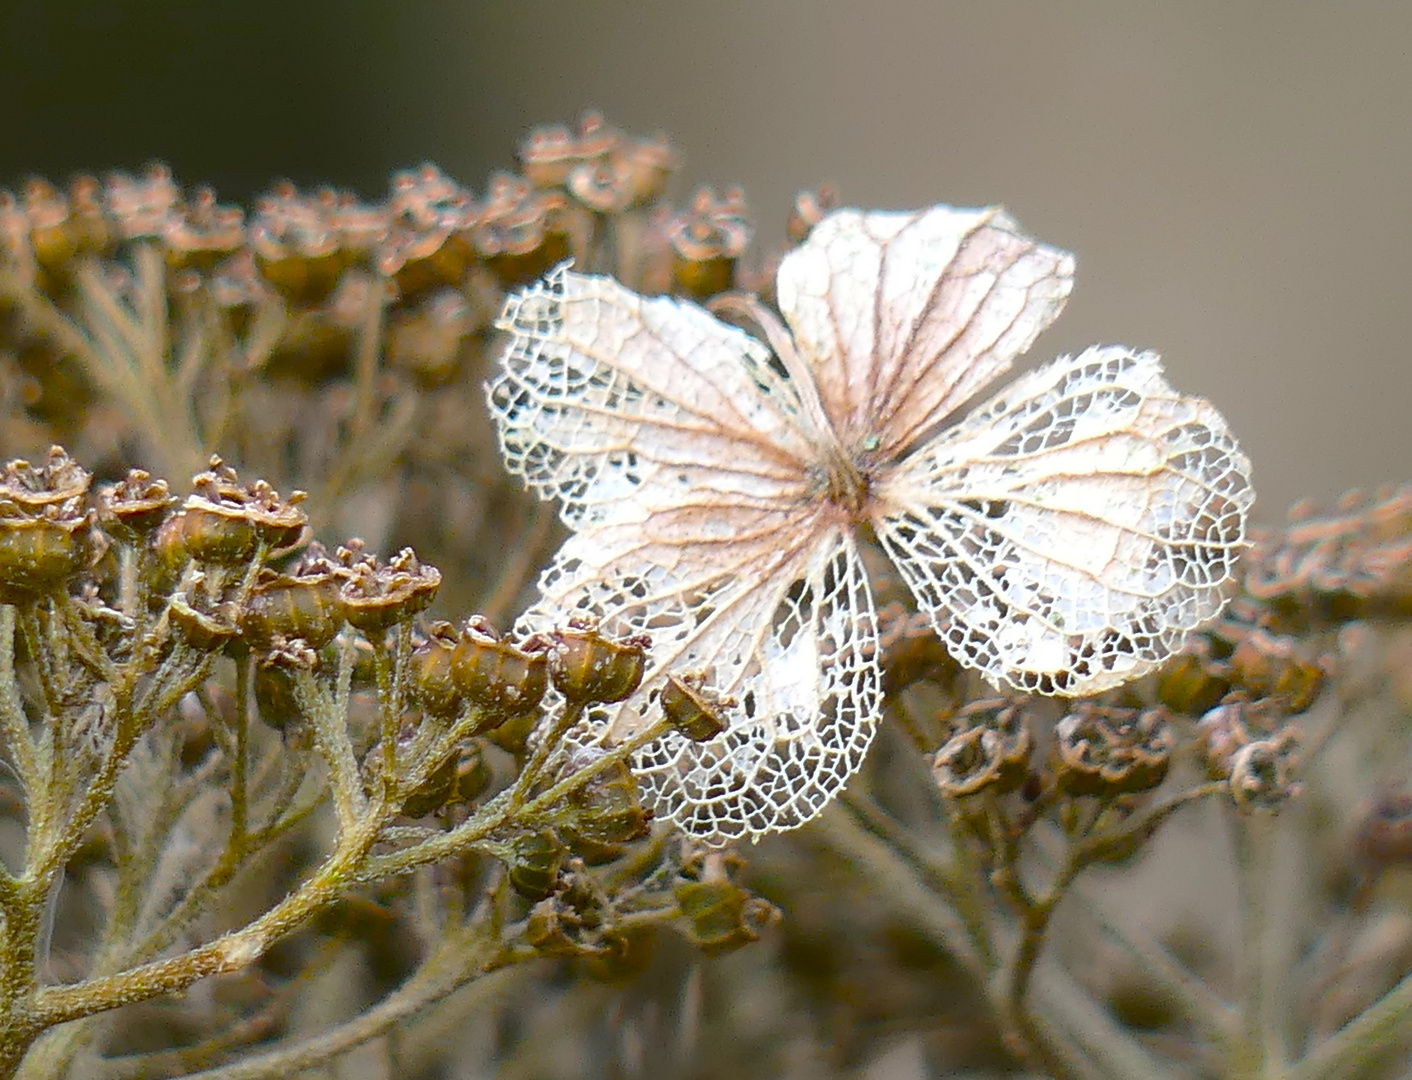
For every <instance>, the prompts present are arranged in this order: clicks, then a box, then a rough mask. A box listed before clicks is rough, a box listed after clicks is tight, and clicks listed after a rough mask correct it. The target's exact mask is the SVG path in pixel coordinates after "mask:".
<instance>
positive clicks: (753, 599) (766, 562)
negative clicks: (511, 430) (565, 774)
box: [520, 510, 882, 844]
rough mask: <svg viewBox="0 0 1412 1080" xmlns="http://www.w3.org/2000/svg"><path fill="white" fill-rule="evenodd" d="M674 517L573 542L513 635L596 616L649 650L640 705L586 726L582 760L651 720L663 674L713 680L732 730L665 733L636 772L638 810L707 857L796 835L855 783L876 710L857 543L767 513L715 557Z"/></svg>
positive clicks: (872, 637) (813, 524) (812, 517)
mask: <svg viewBox="0 0 1412 1080" xmlns="http://www.w3.org/2000/svg"><path fill="white" fill-rule="evenodd" d="M674 517H679V515H676V514H675V513H672V514H668V515H665V517H664V518H663V519H662V520H660V521H658V522H657V523H656V524H657V527H656V528H654V529H652V530H650V531H649V533H646V534H645V533H644V532H643V530H642V529H640V528H633V527H626V526H624V527H619V528H609V529H602V530H597V531H595V532H590V533H580V534H578V535H576V536H574V537H571V538H570V539H569V541H568V542H567V543H566V544H565V545H564V547H563V549H562V550H561V551H560V552H559V555H558V556H557V557H556V559H555V561H554V563H553V564H552V565H551V566H550V567H549V569H548V570H546V571H545V573H544V576H543V578H542V579H541V583H540V585H541V590H542V598H541V600H540V601H539V602H538V603H536V604H535V605H534V606H533V607H532V608H531V609H530V610H529V611H528V612H526V613H525V615H524V616H523V617H522V618H521V621H520V629H521V630H524V631H530V630H543V629H548V628H550V627H551V626H553V625H556V624H558V623H561V622H562V621H563V620H564V619H565V618H566V617H567V616H569V615H573V614H589V615H593V616H595V617H597V618H598V619H599V620H600V621H601V624H602V626H603V628H604V630H605V631H607V632H610V633H615V634H627V633H645V634H647V635H649V637H650V639H651V642H652V645H651V652H650V654H649V666H648V670H647V673H646V676H645V677H644V680H643V685H642V690H641V691H639V693H638V694H637V695H635V696H634V698H633V699H631V700H630V701H629V702H628V703H627V704H625V705H622V706H616V707H611V708H607V709H602V710H599V711H598V712H597V713H596V714H592V715H590V717H589V718H588V720H587V722H586V723H585V725H583V727H582V728H581V729H580V730H578V731H577V732H575V733H574V734H573V739H574V740H575V741H576V742H578V743H580V744H582V743H589V742H605V743H611V742H616V741H620V740H621V739H622V738H623V737H625V736H627V735H629V734H631V733H632V732H634V731H636V730H639V729H640V728H641V727H642V726H643V725H645V724H646V723H648V722H650V721H651V720H653V719H655V715H654V713H655V707H656V706H655V703H656V697H657V694H658V692H659V691H660V688H661V686H662V683H663V681H664V680H665V678H666V675H667V673H668V672H671V671H675V672H678V673H682V672H687V671H696V670H699V671H704V672H706V673H707V675H708V679H709V682H710V685H711V686H712V687H713V688H715V689H716V690H718V691H720V692H722V693H724V694H727V695H729V696H731V697H733V698H734V699H735V704H734V705H733V706H732V707H730V708H728V709H727V710H726V714H727V717H728V721H729V727H728V728H727V730H726V731H725V732H724V733H723V734H721V735H720V736H718V737H717V738H715V739H713V740H711V741H709V742H705V743H696V742H691V741H689V740H688V739H686V738H685V737H683V736H681V735H678V734H675V733H670V734H668V735H666V736H665V737H663V738H661V739H659V740H657V741H655V742H653V743H651V744H649V745H648V746H646V747H645V748H644V749H643V750H642V751H640V752H639V754H638V757H637V760H636V761H635V768H634V774H635V775H636V777H637V779H638V782H639V783H640V784H641V785H642V788H643V791H644V794H645V795H646V796H647V798H648V799H649V800H650V801H651V803H652V805H653V807H654V809H655V811H656V813H657V815H658V816H659V817H661V818H664V819H667V820H670V821H674V822H676V823H677V824H678V825H679V826H680V827H681V828H683V829H685V830H687V831H688V832H690V833H692V834H693V835H694V836H697V837H699V838H701V839H702V840H703V841H705V842H707V843H711V844H721V843H726V842H728V841H731V840H735V839H739V838H742V837H750V838H752V839H754V838H758V837H760V836H762V835H764V834H766V833H769V832H774V831H779V830H784V829H791V828H794V827H796V826H798V825H801V824H803V823H804V822H805V821H808V820H809V819H810V818H812V817H814V816H815V815H816V814H817V813H818V812H819V811H820V810H822V809H823V807H824V806H825V805H826V804H827V803H828V801H829V800H830V799H832V798H833V797H834V795H835V794H836V793H837V792H838V791H839V789H840V788H842V787H843V785H844V784H845V783H846V782H847V781H848V778H849V777H850V776H852V775H853V774H854V773H855V772H856V771H857V770H858V768H859V766H860V765H861V764H862V761H863V757H864V755H865V753H866V752H867V749H868V746H869V744H870V743H871V742H872V738H873V733H874V730H875V728H876V723H877V719H878V716H879V714H880V712H881V709H882V691H881V671H880V669H879V667H878V660H877V640H878V638H877V619H876V616H875V613H874V610H873V600H872V594H871V592H870V590H869V588H868V581H867V574H866V571H865V570H864V567H863V565H862V562H861V560H860V558H859V556H858V552H857V549H856V547H855V545H854V541H853V538H852V536H851V533H850V532H849V530H848V529H847V528H845V527H843V526H841V525H837V524H835V525H829V524H827V523H826V520H825V517H824V516H823V515H821V514H819V513H818V512H817V511H813V510H806V511H802V512H800V513H797V514H795V515H794V516H793V519H789V517H788V515H783V514H770V513H761V514H758V515H756V516H755V518H754V519H753V520H751V521H744V522H742V523H741V525H742V527H741V528H740V529H739V530H738V531H736V533H735V535H734V536H733V537H732V538H731V539H729V540H719V541H718V540H712V539H711V538H709V537H705V536H703V535H701V534H700V532H699V530H698V531H697V532H696V535H695V536H694V537H693V536H691V535H688V534H689V533H690V532H691V531H692V527H686V526H685V523H684V522H683V521H681V520H675V521H673V520H671V519H672V518H674ZM664 534H670V535H672V536H673V537H674V539H672V540H670V541H667V540H663V539H661V536H662V535H664Z"/></svg>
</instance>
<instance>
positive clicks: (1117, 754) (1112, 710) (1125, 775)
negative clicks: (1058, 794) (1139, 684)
mask: <svg viewBox="0 0 1412 1080" xmlns="http://www.w3.org/2000/svg"><path fill="white" fill-rule="evenodd" d="M1054 734H1055V747H1054V749H1055V764H1054V772H1055V776H1056V778H1057V780H1058V783H1059V787H1060V788H1061V789H1062V790H1063V791H1065V792H1067V793H1068V794H1070V795H1092V796H1096V797H1098V798H1108V797H1112V796H1117V795H1133V794H1137V793H1139V792H1143V791H1149V790H1151V789H1152V788H1155V787H1156V786H1157V785H1158V784H1160V783H1161V782H1162V781H1163V780H1164V779H1166V776H1167V768H1168V766H1169V765H1170V764H1171V760H1172V753H1173V752H1174V751H1175V750H1176V747H1177V738H1176V735H1175V734H1174V733H1173V732H1172V729H1171V725H1170V724H1168V722H1167V716H1166V712H1165V710H1163V709H1145V710H1142V711H1139V710H1137V709H1125V708H1119V707H1112V706H1102V705H1094V704H1092V703H1090V702H1080V703H1079V704H1078V705H1077V706H1076V707H1075V708H1074V709H1073V711H1072V712H1070V713H1068V714H1067V715H1066V716H1064V717H1063V719H1061V720H1060V721H1059V723H1058V724H1057V725H1055V729H1054Z"/></svg>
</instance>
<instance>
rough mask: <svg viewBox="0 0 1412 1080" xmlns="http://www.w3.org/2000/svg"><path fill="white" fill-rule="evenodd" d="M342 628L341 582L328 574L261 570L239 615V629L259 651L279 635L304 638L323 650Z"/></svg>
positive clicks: (315, 647) (308, 642)
mask: <svg viewBox="0 0 1412 1080" xmlns="http://www.w3.org/2000/svg"><path fill="white" fill-rule="evenodd" d="M342 625H343V618H342V609H341V606H340V604H339V583H338V580H337V578H335V577H334V576H333V575H332V574H328V573H318V572H314V573H303V572H300V571H299V570H298V569H296V572H295V573H294V574H291V575H286V574H277V573H275V572H274V571H271V570H262V571H261V572H260V578H259V580H257V582H256V583H255V588H254V590H253V591H252V592H251V594H250V599H249V600H248V601H247V602H246V604H245V606H244V608H243V609H242V610H241V612H240V627H241V630H242V631H243V632H244V634H245V636H246V638H247V639H248V640H249V642H250V644H251V645H252V646H254V647H255V648H257V649H263V648H267V647H269V645H270V643H271V642H272V641H273V640H274V639H275V638H276V637H277V636H278V637H284V638H302V639H303V640H304V642H305V643H306V644H307V645H308V646H309V647H310V648H311V649H322V648H323V647H324V646H325V645H327V644H328V643H329V642H330V641H332V640H333V639H334V637H335V636H337V634H338V631H339V628H340V627H341V626H342Z"/></svg>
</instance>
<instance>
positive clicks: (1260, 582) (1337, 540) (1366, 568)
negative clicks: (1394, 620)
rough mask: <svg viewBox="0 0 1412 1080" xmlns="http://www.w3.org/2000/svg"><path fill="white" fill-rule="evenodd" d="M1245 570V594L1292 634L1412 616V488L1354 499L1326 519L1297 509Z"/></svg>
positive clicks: (1259, 543)
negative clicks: (1323, 626) (1331, 624)
mask: <svg viewBox="0 0 1412 1080" xmlns="http://www.w3.org/2000/svg"><path fill="white" fill-rule="evenodd" d="M1245 566H1246V568H1247V569H1246V575H1245V588H1246V591H1247V592H1248V593H1249V594H1250V595H1251V596H1252V597H1254V598H1255V599H1257V600H1259V601H1262V602H1264V603H1266V604H1268V605H1269V606H1270V607H1271V608H1273V609H1274V610H1275V611H1276V612H1277V613H1278V615H1279V617H1280V618H1281V620H1282V621H1283V622H1284V623H1286V624H1288V625H1289V626H1290V627H1291V628H1292V629H1296V630H1297V629H1303V628H1306V627H1308V626H1310V625H1319V624H1322V623H1328V622H1344V621H1347V620H1349V619H1357V618H1365V617H1369V616H1379V615H1381V616H1407V615H1409V614H1412V486H1409V485H1405V484H1404V485H1402V486H1401V487H1395V488H1393V487H1388V488H1380V489H1379V490H1377V491H1375V492H1373V493H1372V494H1371V495H1370V494H1368V493H1366V492H1362V491H1351V492H1349V493H1348V494H1347V495H1345V496H1343V498H1341V499H1340V500H1339V501H1338V502H1337V504H1336V505H1335V506H1334V507H1333V508H1332V509H1331V510H1329V511H1327V512H1325V513H1320V512H1318V510H1317V508H1316V507H1315V506H1314V505H1313V504H1312V503H1307V502H1303V503H1297V504H1296V505H1295V506H1294V507H1293V508H1292V509H1291V510H1290V514H1289V524H1288V525H1287V526H1286V527H1285V529H1284V530H1282V531H1280V532H1272V533H1268V534H1266V535H1263V536H1259V537H1257V538H1256V543H1255V546H1254V548H1253V549H1252V551H1251V552H1250V553H1249V555H1247V556H1246V558H1245Z"/></svg>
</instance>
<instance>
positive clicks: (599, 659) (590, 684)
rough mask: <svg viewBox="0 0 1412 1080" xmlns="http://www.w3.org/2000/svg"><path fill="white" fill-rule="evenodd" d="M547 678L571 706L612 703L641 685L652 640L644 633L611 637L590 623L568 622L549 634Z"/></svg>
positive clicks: (630, 693) (625, 696)
mask: <svg viewBox="0 0 1412 1080" xmlns="http://www.w3.org/2000/svg"><path fill="white" fill-rule="evenodd" d="M549 642H550V644H549V651H548V659H549V677H550V678H551V679H552V680H553V682H554V686H555V688H556V689H557V690H558V691H559V692H560V693H561V694H563V695H564V697H565V698H566V699H567V700H568V701H569V702H570V703H571V704H574V705H585V704H591V703H598V704H604V705H611V704H613V703H615V702H619V701H623V700H625V699H627V698H628V697H630V696H632V694H633V692H634V691H635V690H637V688H638V687H639V686H640V685H641V684H642V675H643V672H644V671H645V670H646V668H647V650H648V648H650V647H651V644H652V642H651V640H650V639H649V638H647V637H646V636H643V635H637V636H635V637H628V638H622V639H619V640H616V641H615V640H612V639H609V638H606V637H604V636H603V635H602V634H600V633H599V632H598V628H597V625H596V624H594V623H590V622H573V623H570V625H569V629H567V630H556V631H554V632H553V633H551V634H550V635H549Z"/></svg>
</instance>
